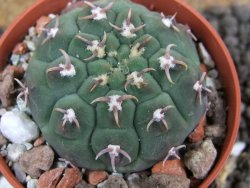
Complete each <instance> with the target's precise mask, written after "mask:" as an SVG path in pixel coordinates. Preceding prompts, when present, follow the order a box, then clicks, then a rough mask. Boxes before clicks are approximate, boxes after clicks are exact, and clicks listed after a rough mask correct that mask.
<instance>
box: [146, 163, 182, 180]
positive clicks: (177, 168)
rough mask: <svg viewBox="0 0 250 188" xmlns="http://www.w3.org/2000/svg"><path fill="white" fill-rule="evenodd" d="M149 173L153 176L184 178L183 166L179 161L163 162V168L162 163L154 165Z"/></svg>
mask: <svg viewBox="0 0 250 188" xmlns="http://www.w3.org/2000/svg"><path fill="white" fill-rule="evenodd" d="M151 171H152V173H153V174H168V175H178V176H185V177H186V171H185V169H184V164H183V162H182V161H181V160H168V161H166V162H165V166H163V162H162V161H161V162H159V163H157V164H155V165H154V166H153V168H152V169H151Z"/></svg>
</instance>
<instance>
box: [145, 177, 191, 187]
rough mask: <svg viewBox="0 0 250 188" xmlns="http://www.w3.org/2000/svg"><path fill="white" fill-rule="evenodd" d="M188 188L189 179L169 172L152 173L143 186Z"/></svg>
mask: <svg viewBox="0 0 250 188" xmlns="http://www.w3.org/2000/svg"><path fill="white" fill-rule="evenodd" d="M152 187H157V188H173V187H174V188H189V187H190V180H189V179H188V178H187V177H185V176H178V175H170V174H153V175H152V176H150V177H149V179H148V181H147V182H146V184H144V186H143V188H152Z"/></svg>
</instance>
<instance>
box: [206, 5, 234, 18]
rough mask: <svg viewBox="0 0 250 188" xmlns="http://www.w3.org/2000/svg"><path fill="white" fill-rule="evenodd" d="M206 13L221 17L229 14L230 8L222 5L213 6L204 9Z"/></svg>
mask: <svg viewBox="0 0 250 188" xmlns="http://www.w3.org/2000/svg"><path fill="white" fill-rule="evenodd" d="M205 13H206V14H211V15H213V16H215V17H222V16H225V15H230V14H231V9H230V8H228V7H226V6H225V7H224V6H213V7H211V8H210V9H208V10H206V12H205Z"/></svg>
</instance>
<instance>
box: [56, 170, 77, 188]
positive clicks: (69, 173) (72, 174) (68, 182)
mask: <svg viewBox="0 0 250 188" xmlns="http://www.w3.org/2000/svg"><path fill="white" fill-rule="evenodd" d="M81 179H82V178H81V173H80V171H79V169H78V168H67V169H66V170H65V171H64V174H63V178H62V179H61V180H60V182H59V183H58V184H57V187H58V188H59V187H60V188H71V187H72V188H73V187H75V186H76V185H77V184H78V183H79V182H80V181H81Z"/></svg>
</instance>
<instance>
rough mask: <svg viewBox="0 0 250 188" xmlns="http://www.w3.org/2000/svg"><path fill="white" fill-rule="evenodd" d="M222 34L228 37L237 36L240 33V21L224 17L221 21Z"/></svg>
mask: <svg viewBox="0 0 250 188" xmlns="http://www.w3.org/2000/svg"><path fill="white" fill-rule="evenodd" d="M220 22H221V29H222V32H223V33H224V34H226V35H236V34H237V32H238V21H237V19H236V18H235V17H233V16H231V15H226V16H224V17H223V18H222V19H221V20H220Z"/></svg>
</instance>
